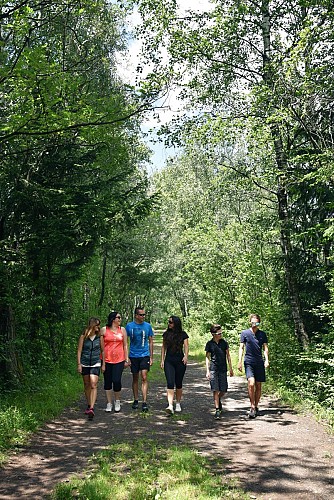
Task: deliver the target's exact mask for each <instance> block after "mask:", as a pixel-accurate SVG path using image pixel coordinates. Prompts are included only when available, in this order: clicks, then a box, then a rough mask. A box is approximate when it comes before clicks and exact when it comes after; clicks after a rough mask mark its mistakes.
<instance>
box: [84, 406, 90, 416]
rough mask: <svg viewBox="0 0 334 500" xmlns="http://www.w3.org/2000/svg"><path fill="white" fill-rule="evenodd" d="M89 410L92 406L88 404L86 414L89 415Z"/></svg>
mask: <svg viewBox="0 0 334 500" xmlns="http://www.w3.org/2000/svg"><path fill="white" fill-rule="evenodd" d="M89 410H90V406H89V405H88V406H87V408H86V409H85V415H88V413H89Z"/></svg>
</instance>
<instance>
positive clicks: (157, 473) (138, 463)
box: [52, 439, 248, 500]
mask: <svg viewBox="0 0 334 500" xmlns="http://www.w3.org/2000/svg"><path fill="white" fill-rule="evenodd" d="M213 466H214V468H217V470H218V468H219V469H220V470H219V476H218V474H216V473H214V472H212V470H213ZM222 467H224V463H223V461H221V460H217V461H216V462H215V463H214V464H213V463H211V462H210V461H209V460H207V459H206V458H204V457H201V456H200V455H199V454H198V453H197V452H196V451H194V450H192V449H189V448H187V447H183V446H178V447H175V446H165V445H161V444H159V443H157V442H155V441H152V440H148V439H145V440H138V441H137V442H136V449H134V447H133V446H132V444H129V443H126V442H117V443H115V444H112V445H111V446H109V447H108V449H106V450H105V451H103V452H101V453H99V454H98V455H97V456H96V458H95V460H94V461H93V462H92V464H91V468H90V469H88V470H87V471H86V477H85V478H84V479H83V480H79V479H78V480H76V479H75V480H72V481H71V482H70V483H66V484H60V485H58V486H57V487H56V489H55V491H54V493H53V495H52V498H53V499H57V500H65V499H68V498H82V499H84V498H89V499H91V500H95V499H96V500H97V499H102V498H103V499H111V498H115V499H119V500H120V499H125V498H131V499H138V500H139V499H142V500H144V499H158V498H167V499H172V498H176V497H179V498H197V499H202V500H204V499H209V498H210V499H219V498H233V499H242V498H244V499H246V498H248V496H247V495H246V494H245V493H243V492H242V491H241V490H240V489H238V488H236V487H235V486H234V485H233V482H232V481H231V482H229V481H224V483H225V484H224V483H223V482H222V481H221V480H220V479H221V468H222Z"/></svg>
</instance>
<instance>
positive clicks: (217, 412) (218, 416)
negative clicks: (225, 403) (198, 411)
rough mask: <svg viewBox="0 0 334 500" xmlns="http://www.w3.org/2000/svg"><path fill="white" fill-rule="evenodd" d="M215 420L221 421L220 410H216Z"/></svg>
mask: <svg viewBox="0 0 334 500" xmlns="http://www.w3.org/2000/svg"><path fill="white" fill-rule="evenodd" d="M215 419H216V420H219V419H220V410H219V408H216V411H215Z"/></svg>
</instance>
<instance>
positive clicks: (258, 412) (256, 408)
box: [255, 406, 260, 417]
mask: <svg viewBox="0 0 334 500" xmlns="http://www.w3.org/2000/svg"><path fill="white" fill-rule="evenodd" d="M258 415H260V411H259V409H258V407H257V406H255V416H256V417H257V416H258Z"/></svg>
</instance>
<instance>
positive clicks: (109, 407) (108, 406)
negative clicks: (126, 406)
mask: <svg viewBox="0 0 334 500" xmlns="http://www.w3.org/2000/svg"><path fill="white" fill-rule="evenodd" d="M104 411H108V412H109V413H110V412H111V411H112V404H111V403H107V408H106V409H105V410H104Z"/></svg>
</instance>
